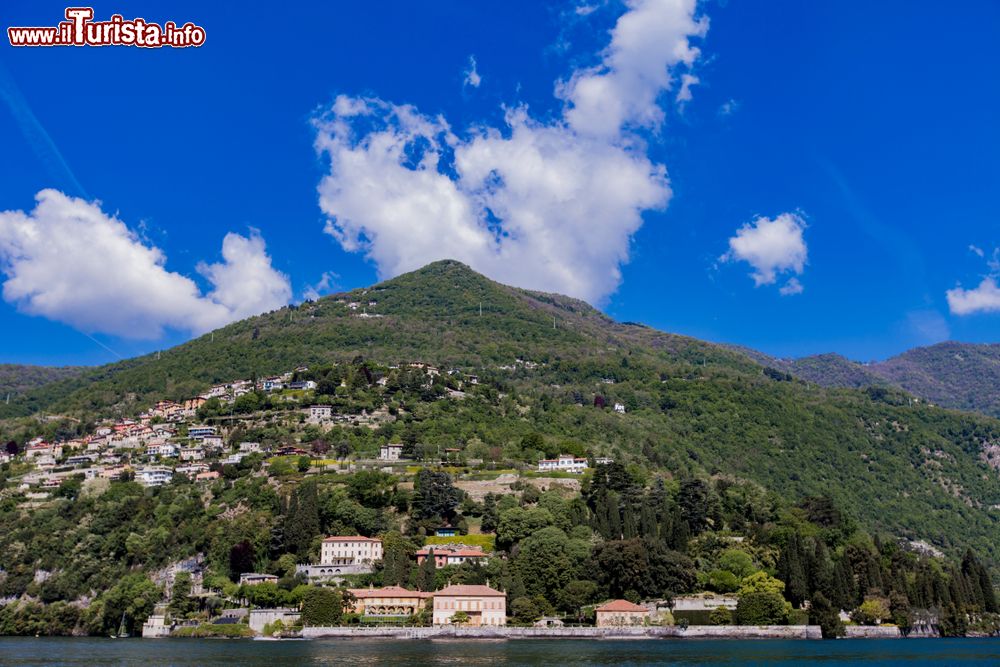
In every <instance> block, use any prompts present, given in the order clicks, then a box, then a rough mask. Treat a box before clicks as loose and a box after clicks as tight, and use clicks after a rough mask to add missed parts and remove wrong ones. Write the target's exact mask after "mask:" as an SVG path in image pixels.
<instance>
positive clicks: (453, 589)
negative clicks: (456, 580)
mask: <svg viewBox="0 0 1000 667" xmlns="http://www.w3.org/2000/svg"><path fill="white" fill-rule="evenodd" d="M438 595H442V596H444V595H461V596H469V595H475V596H479V597H506V596H507V594H506V593H503V592H501V591H496V590H493V589H492V588H490V587H489V586H471V585H467V584H462V585H455V586H446V587H444V588H442V589H441V590H439V591H437V592H435V593H434V597H437V596H438Z"/></svg>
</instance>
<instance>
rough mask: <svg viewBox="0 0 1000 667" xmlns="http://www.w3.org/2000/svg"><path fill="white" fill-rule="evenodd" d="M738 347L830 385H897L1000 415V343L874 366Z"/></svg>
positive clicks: (943, 347)
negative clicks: (777, 355) (785, 356)
mask: <svg viewBox="0 0 1000 667" xmlns="http://www.w3.org/2000/svg"><path fill="white" fill-rule="evenodd" d="M734 349H738V350H740V351H741V352H743V353H744V354H746V355H747V356H748V357H750V358H751V359H753V360H754V361H756V362H758V363H760V364H763V365H765V366H771V367H773V368H776V369H778V370H782V371H785V372H787V373H791V374H792V375H794V376H796V377H798V378H801V379H803V380H806V381H807V382H813V383H815V384H818V385H821V386H824V387H854V388H861V387H871V386H878V385H885V386H891V387H895V388H898V389H902V390H904V391H907V392H909V393H911V394H913V395H914V396H917V397H920V398H922V399H925V400H927V401H930V402H932V403H934V404H936V405H941V406H943V407H947V408H953V409H956V410H968V411H971V412H980V413H982V414H985V415H991V416H994V417H1000V344H996V343H991V344H977V343H958V342H946V343H938V344H937V345H931V346H928V347H918V348H914V349H912V350H908V351H907V352H904V353H902V354H900V355H897V356H895V357H892V358H891V359H887V360H886V361H882V362H874V363H870V364H861V363H858V362H856V361H851V360H850V359H847V358H845V357H842V356H841V355H839V354H819V355H814V356H809V357H802V358H800V359H778V358H775V357H769V356H768V355H766V354H763V353H761V352H757V351H755V350H749V349H747V348H734Z"/></svg>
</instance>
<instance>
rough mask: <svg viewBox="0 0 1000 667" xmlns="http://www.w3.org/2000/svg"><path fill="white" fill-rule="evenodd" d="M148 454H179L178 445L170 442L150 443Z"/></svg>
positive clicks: (147, 448) (147, 449)
mask: <svg viewBox="0 0 1000 667" xmlns="http://www.w3.org/2000/svg"><path fill="white" fill-rule="evenodd" d="M146 456H177V447H176V446H175V445H171V444H169V443H164V444H161V445H148V446H147V447H146Z"/></svg>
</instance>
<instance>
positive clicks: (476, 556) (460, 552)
mask: <svg viewBox="0 0 1000 667" xmlns="http://www.w3.org/2000/svg"><path fill="white" fill-rule="evenodd" d="M431 554H433V558H434V567H436V568H438V569H440V568H442V567H444V566H446V565H461V564H462V563H464V562H466V561H471V562H475V563H485V562H486V559H487V555H486V552H484V551H483V550H482V549H479V548H478V547H477V548H469V547H445V546H440V547H435V546H433V545H431V546H425V547H423V548H421V549H419V550H417V552H416V553H415V554H414V555H415V556H416V558H417V565H420V564H421V563H423V562H424V561H425V560H427V558H430V557H431Z"/></svg>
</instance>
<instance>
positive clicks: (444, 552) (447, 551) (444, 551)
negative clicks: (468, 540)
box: [417, 546, 486, 558]
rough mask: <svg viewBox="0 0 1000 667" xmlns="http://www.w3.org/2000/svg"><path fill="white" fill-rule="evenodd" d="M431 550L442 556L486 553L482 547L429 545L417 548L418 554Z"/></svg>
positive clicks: (482, 554)
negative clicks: (455, 547) (460, 547)
mask: <svg viewBox="0 0 1000 667" xmlns="http://www.w3.org/2000/svg"><path fill="white" fill-rule="evenodd" d="M431 551H433V552H434V556H435V557H438V558H440V557H443V556H465V557H466V558H475V557H477V556H478V557H483V556H485V555H486V553H485V552H484V551H483V550H482V549H453V548H451V547H436V546H429V547H423V548H421V549H419V550H417V555H418V556H429V555H430V553H431Z"/></svg>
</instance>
